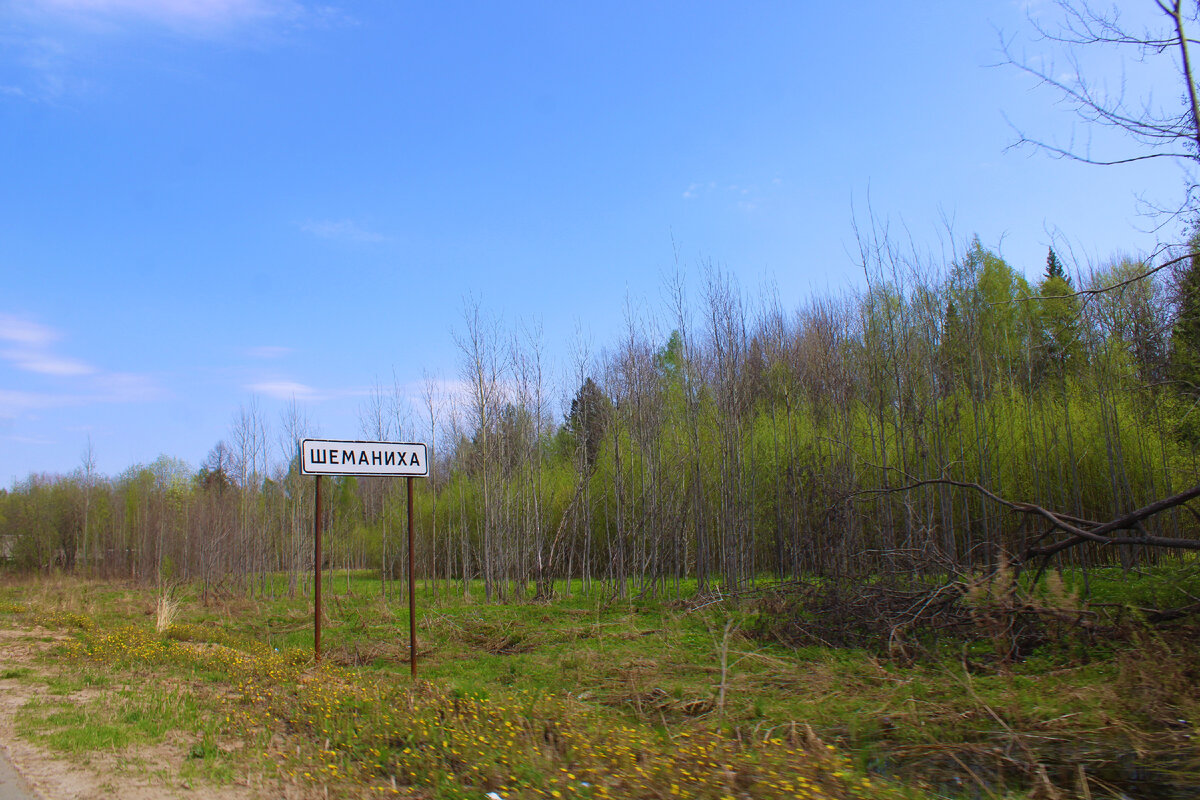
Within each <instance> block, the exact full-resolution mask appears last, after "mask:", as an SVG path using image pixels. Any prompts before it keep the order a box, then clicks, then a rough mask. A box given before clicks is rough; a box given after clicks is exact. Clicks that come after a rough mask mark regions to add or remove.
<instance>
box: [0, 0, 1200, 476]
mask: <svg viewBox="0 0 1200 800" xmlns="http://www.w3.org/2000/svg"><path fill="white" fill-rule="evenodd" d="M1027 11H1028V12H1029V13H1031V14H1033V15H1034V16H1035V17H1037V16H1038V15H1041V14H1043V13H1046V12H1045V11H1044V10H1043V8H1042V7H1041V4H1039V3H1033V4H1031V3H1028V2H1024V3H1017V2H1011V1H1010V0H992V1H989V2H977V3H961V2H935V3H922V4H899V3H882V2H871V3H866V4H839V3H822V4H809V3H797V2H789V3H784V2H779V3H757V2H751V3H728V4H717V3H695V2H688V3H684V2H676V3H600V4H591V5H586V6H585V5H584V4H574V3H549V2H547V3H524V2H511V3H504V4H499V3H456V2H444V3H423V4H416V3H407V2H391V1H389V2H362V3H350V2H345V3H342V2H323V3H308V2H303V0H0V275H2V276H3V280H2V282H0V483H11V482H12V481H13V480H18V479H22V478H24V477H25V476H26V475H27V474H29V473H31V472H45V471H49V472H68V471H70V470H72V469H74V468H76V467H77V466H78V465H79V462H80V457H81V454H82V452H83V450H84V448H85V446H86V444H87V441H88V439H89V437H90V439H91V441H92V444H93V447H94V449H95V455H96V458H97V463H98V466H99V468H100V470H101V471H102V472H105V473H108V474H114V473H117V472H119V471H121V470H123V469H125V468H126V467H128V466H130V465H132V464H135V463H146V462H149V461H151V460H153V459H154V458H155V457H157V456H158V455H159V454H160V453H167V454H170V455H172V456H176V457H179V458H183V459H186V460H187V461H189V462H190V463H192V464H193V465H196V464H198V463H199V462H200V461H201V460H202V459H203V457H204V456H205V454H206V453H207V452H208V451H209V450H210V449H211V448H212V446H213V445H214V444H215V443H216V442H217V441H218V440H219V439H222V438H224V437H226V436H227V435H228V432H229V428H230V424H231V421H232V418H233V416H234V414H235V413H236V412H237V410H238V408H239V406H241V405H243V404H246V403H248V402H250V400H251V398H252V397H254V398H257V402H258V405H259V408H260V409H261V410H262V412H263V414H264V416H265V417H266V419H267V421H268V423H271V424H272V425H275V423H276V422H277V420H278V414H279V410H280V408H281V406H282V405H283V403H284V402H285V401H286V400H287V399H288V398H290V397H292V396H294V397H295V398H296V400H297V401H298V402H299V403H300V404H301V405H302V406H303V408H304V410H305V411H306V413H307V415H308V416H309V418H310V419H311V420H312V422H313V423H314V425H315V428H316V429H317V430H319V432H320V433H321V434H323V435H325V436H329V437H336V438H343V437H344V438H353V437H355V436H357V435H359V434H360V433H361V430H360V426H359V422H358V419H359V414H358V411H359V408H360V407H361V405H362V404H363V402H364V399H365V396H366V394H367V393H368V392H369V390H370V387H371V386H372V385H373V384H376V383H382V384H385V385H387V386H389V387H390V386H392V385H393V384H394V383H395V384H398V385H399V386H400V387H401V391H402V392H406V393H410V394H414V395H415V394H416V392H417V391H418V388H417V387H418V386H419V384H420V383H421V381H422V376H423V373H425V372H428V373H430V374H433V375H437V376H440V378H442V379H443V380H444V381H445V382H446V383H447V385H452V384H453V381H454V380H455V379H456V378H457V377H458V364H459V360H460V359H459V355H458V351H457V348H456V345H455V342H454V337H453V331H454V330H461V329H462V327H463V326H462V317H463V309H464V301H465V299H466V298H475V299H476V300H477V301H478V302H479V304H480V305H481V306H482V307H483V308H484V309H485V310H487V311H488V312H489V313H490V314H492V315H495V316H496V317H498V318H499V319H500V320H501V321H502V324H503V326H504V327H505V329H509V330H511V329H515V328H516V326H517V325H518V324H519V323H520V322H521V321H525V322H526V323H529V324H535V325H540V327H541V330H542V331H543V334H544V338H545V342H546V353H547V356H548V358H549V359H550V361H551V364H552V368H553V372H552V379H553V381H554V386H553V388H552V394H553V395H554V396H555V397H561V396H562V395H563V393H564V392H566V391H567V390H568V389H567V388H564V387H565V383H566V379H565V376H566V374H568V373H569V371H570V366H569V361H570V353H571V352H572V349H573V345H572V344H571V342H572V341H574V340H576V339H578V338H579V337H580V336H582V337H583V338H584V339H587V340H589V341H591V343H592V348H593V349H594V350H598V349H600V348H602V347H603V346H605V345H606V344H609V343H612V342H614V341H615V339H616V337H617V336H618V334H619V331H620V330H621V329H622V328H623V327H624V324H625V323H624V315H625V307H626V304H627V303H629V304H630V305H632V306H633V307H635V308H638V309H642V310H644V312H645V313H647V314H650V315H658V316H665V314H666V303H665V300H664V291H663V285H664V276H665V275H666V274H668V273H669V272H671V271H672V270H673V269H674V265H675V263H676V259H677V258H678V261H679V263H681V264H682V265H683V266H684V268H685V270H688V271H690V272H691V273H692V274H696V272H697V270H698V269H699V268H700V267H701V266H702V265H704V264H715V265H719V266H721V267H722V268H723V269H725V270H727V271H728V272H729V273H730V274H731V275H733V276H735V277H736V279H737V280H738V281H739V282H740V284H741V286H742V287H743V289H744V290H745V291H746V293H747V294H748V295H751V296H753V295H754V294H755V293H756V292H757V289H758V287H760V286H761V285H763V284H764V283H766V282H770V283H773V284H775V285H776V286H777V287H778V290H779V294H780V297H781V299H782V301H783V303H784V305H785V307H796V306H798V305H801V304H802V303H803V302H804V301H805V299H806V298H808V297H810V296H812V295H814V294H818V295H824V294H830V293H838V292H842V291H844V290H846V289H847V288H850V287H854V286H857V285H858V284H859V282H860V280H861V276H860V274H859V270H858V268H857V267H856V265H855V260H854V257H853V254H854V253H855V244H854V233H853V222H854V218H855V215H856V214H857V215H858V218H859V221H860V222H862V221H863V218H864V216H865V213H866V210H867V208H868V204H869V207H870V209H871V210H872V212H873V213H874V215H875V216H876V217H877V218H879V219H881V220H886V221H887V222H888V223H889V224H890V225H892V226H893V228H900V227H901V226H903V227H906V228H907V230H908V233H907V234H906V237H907V236H911V238H912V240H913V241H914V242H915V243H916V244H917V245H918V247H920V248H922V249H929V250H930V251H933V252H940V250H941V249H942V248H943V246H945V245H946V241H945V240H946V234H945V232H944V230H943V223H944V220H949V221H950V222H951V228H952V230H953V234H954V237H955V238H956V239H958V240H963V239H966V238H968V237H970V236H971V235H974V234H978V235H979V236H980V238H981V239H982V241H983V243H984V244H985V245H986V246H989V247H992V248H994V249H998V250H1000V251H1001V252H1002V254H1003V255H1004V256H1005V257H1006V258H1007V259H1008V260H1009V261H1010V263H1012V264H1013V265H1014V266H1016V267H1017V268H1019V269H1024V270H1025V271H1026V272H1027V273H1029V274H1030V275H1031V276H1036V275H1037V274H1038V273H1040V272H1041V270H1042V268H1043V267H1044V261H1045V253H1046V247H1047V245H1048V244H1049V243H1050V241H1051V236H1052V235H1058V236H1060V237H1061V238H1062V240H1063V241H1064V242H1069V243H1070V244H1071V246H1072V248H1073V250H1074V253H1075V255H1076V256H1077V257H1078V258H1079V259H1080V260H1086V261H1094V262H1098V261H1103V260H1105V259H1107V258H1109V257H1111V256H1113V255H1114V254H1117V253H1125V252H1129V253H1137V252H1140V251H1145V250H1148V249H1150V248H1151V247H1152V246H1153V243H1154V241H1155V239H1154V235H1153V234H1150V233H1146V232H1145V230H1146V229H1147V228H1148V227H1149V226H1150V225H1151V224H1152V223H1151V221H1149V220H1147V219H1145V218H1139V217H1138V216H1137V203H1136V198H1137V197H1138V196H1145V197H1147V198H1149V199H1151V200H1158V201H1161V202H1164V203H1170V202H1172V201H1174V200H1176V199H1177V198H1178V196H1179V194H1180V189H1181V186H1182V177H1181V175H1180V173H1179V171H1178V168H1177V167H1175V166H1173V165H1170V164H1166V163H1164V164H1149V165H1141V166H1137V167H1126V168H1114V169H1100V168H1094V167H1086V166H1083V165H1079V164H1075V163H1069V162H1064V161H1054V160H1051V159H1049V158H1046V157H1045V156H1044V155H1039V154H1036V153H1030V152H1027V151H1015V152H1014V151H1006V147H1007V146H1008V145H1009V144H1011V143H1012V142H1013V140H1014V138H1015V135H1014V132H1013V129H1012V127H1011V126H1010V123H1009V121H1008V120H1011V121H1012V122H1013V123H1014V124H1016V125H1019V126H1021V127H1022V128H1025V129H1028V130H1031V131H1033V132H1035V133H1037V134H1039V135H1042V136H1045V137H1047V138H1055V137H1057V140H1058V141H1064V142H1065V141H1068V140H1069V137H1070V136H1071V135H1072V133H1073V132H1074V135H1075V136H1076V137H1077V138H1076V141H1077V142H1079V141H1082V140H1081V139H1080V138H1079V137H1082V136H1084V135H1085V132H1084V131H1083V130H1082V129H1079V128H1074V129H1073V128H1072V125H1073V118H1072V116H1071V115H1070V113H1069V111H1068V110H1066V109H1064V108H1062V107H1061V106H1056V104H1055V102H1054V101H1055V97H1054V96H1053V95H1052V94H1050V93H1048V92H1046V91H1044V90H1038V89H1036V88H1035V87H1033V86H1032V84H1031V82H1030V80H1029V79H1028V78H1027V77H1025V76H1022V75H1020V74H1019V73H1018V72H1016V71H1015V70H1012V69H997V68H994V67H990V66H988V65H990V64H994V63H995V62H997V61H998V60H1000V58H1001V56H1000V53H999V41H1000V35H1001V33H1000V32H1004V34H1005V35H1009V36H1015V37H1016V40H1015V46H1016V47H1017V48H1018V49H1020V50H1023V51H1024V52H1026V53H1027V54H1029V55H1030V57H1032V58H1035V59H1040V58H1042V57H1043V55H1044V54H1046V53H1048V52H1051V51H1048V49H1047V47H1046V45H1045V44H1043V43H1039V42H1036V41H1031V40H1030V38H1029V37H1028V35H1027V34H1028V32H1029V25H1028V23H1027V21H1026V19H1025V14H1026V12H1027ZM1047 63H1048V62H1047ZM1111 66H1113V65H1112V64H1107V63H1102V62H1101V63H1093V64H1090V65H1089V67H1095V68H1097V69H1106V68H1109V67H1111ZM1165 80H1167V81H1169V80H1170V75H1169V74H1167V75H1165ZM1167 88H1170V86H1169V84H1168V86H1167ZM1168 94H1169V92H1168ZM1101 144H1103V142H1101ZM1176 233H1177V230H1169V231H1165V232H1164V235H1175V234H1176ZM272 439H274V436H273V437H272Z"/></svg>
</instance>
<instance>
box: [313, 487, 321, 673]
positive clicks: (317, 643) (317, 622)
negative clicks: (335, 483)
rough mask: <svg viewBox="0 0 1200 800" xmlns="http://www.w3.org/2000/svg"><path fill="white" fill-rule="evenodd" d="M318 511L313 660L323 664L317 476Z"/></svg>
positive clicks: (316, 518)
mask: <svg viewBox="0 0 1200 800" xmlns="http://www.w3.org/2000/svg"><path fill="white" fill-rule="evenodd" d="M316 505H317V509H316V514H315V515H314V517H313V543H314V544H313V548H314V550H315V551H316V552H315V553H314V555H313V587H314V592H313V593H314V595H315V598H314V608H313V658H314V660H315V661H316V662H317V663H320V662H321V476H320V475H318V476H317V504H316Z"/></svg>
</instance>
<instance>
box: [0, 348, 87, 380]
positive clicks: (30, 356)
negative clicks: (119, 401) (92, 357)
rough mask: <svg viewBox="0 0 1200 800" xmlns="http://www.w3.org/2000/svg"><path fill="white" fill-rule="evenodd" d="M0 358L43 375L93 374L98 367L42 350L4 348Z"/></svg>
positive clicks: (19, 367) (18, 367) (27, 370)
mask: <svg viewBox="0 0 1200 800" xmlns="http://www.w3.org/2000/svg"><path fill="white" fill-rule="evenodd" d="M0 359H4V360H5V361H7V362H9V363H10V364H12V365H13V366H14V367H16V368H17V369H22V370H25V371H26V372H36V373H39V374H41V375H60V376H72V375H92V374H94V373H95V372H96V368H95V367H93V366H91V365H90V364H85V363H83V362H82V361H76V360H75V359H73V358H63V357H62V356H56V355H54V354H52V353H47V352H43V351H40V350H3V351H0Z"/></svg>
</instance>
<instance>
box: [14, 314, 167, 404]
mask: <svg viewBox="0 0 1200 800" xmlns="http://www.w3.org/2000/svg"><path fill="white" fill-rule="evenodd" d="M62 338H63V336H62V334H61V333H60V332H59V331H57V330H55V329H54V328H51V327H49V326H48V325H43V324H42V323H40V322H34V321H33V320H30V319H28V318H25V317H20V316H16V315H13V314H0V343H8V344H9V345H10V346H9V347H5V348H0V364H3V363H6V364H8V366H10V367H12V368H13V369H17V370H20V371H22V372H30V373H34V374H36V375H44V376H46V377H47V378H49V379H57V380H56V381H55V382H54V383H53V384H52V385H53V387H54V390H53V391H40V392H34V391H17V390H9V389H5V390H0V418H13V417H16V416H19V415H21V414H27V413H29V412H31V411H36V410H38V409H45V408H62V407H65V406H83V405H90V404H92V403H136V402H146V401H149V400H155V399H158V398H160V397H162V396H163V395H164V392H163V390H162V388H161V387H160V386H159V385H158V384H157V383H156V382H155V381H154V380H152V379H151V378H149V377H147V376H145V375H137V374H133V373H124V372H107V371H104V370H101V369H99V368H97V367H95V366H93V365H91V364H88V363H85V362H83V361H80V360H79V359H77V358H72V357H70V356H67V355H62V354H61V353H59V352H57V348H56V347H55V344H56V343H57V342H58V341H59V340H61V339H62Z"/></svg>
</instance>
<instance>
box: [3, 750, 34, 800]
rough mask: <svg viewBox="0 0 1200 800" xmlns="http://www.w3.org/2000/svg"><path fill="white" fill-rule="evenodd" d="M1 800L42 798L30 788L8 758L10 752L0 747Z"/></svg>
mask: <svg viewBox="0 0 1200 800" xmlns="http://www.w3.org/2000/svg"><path fill="white" fill-rule="evenodd" d="M0 800H42V798H41V795H39V794H37V793H35V792H34V791H33V789H31V788H29V784H28V783H26V782H25V779H24V778H22V777H21V776H20V775H19V774H17V771H16V769H15V768H13V765H12V762H11V761H9V760H8V754H7V753H6V752H4V750H2V749H0Z"/></svg>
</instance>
